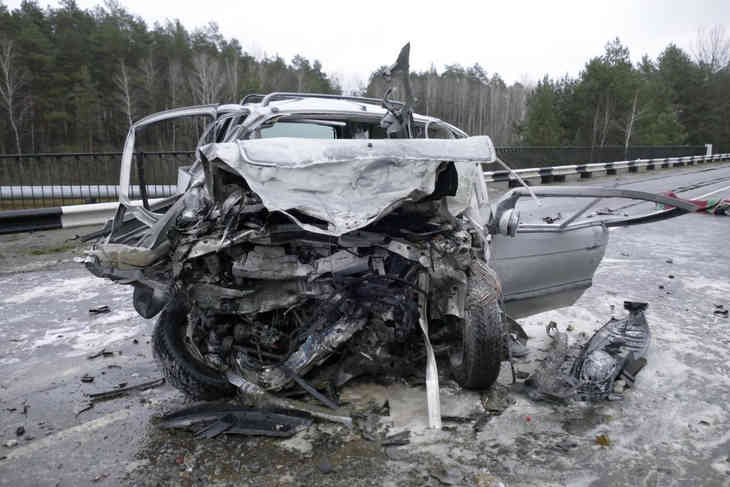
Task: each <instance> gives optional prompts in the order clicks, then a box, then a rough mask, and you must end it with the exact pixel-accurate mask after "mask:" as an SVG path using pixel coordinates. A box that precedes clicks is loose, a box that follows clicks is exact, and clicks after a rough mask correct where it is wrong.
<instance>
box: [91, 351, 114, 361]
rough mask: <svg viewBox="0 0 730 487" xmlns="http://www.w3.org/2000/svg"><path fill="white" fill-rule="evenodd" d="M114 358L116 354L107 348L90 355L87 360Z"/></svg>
mask: <svg viewBox="0 0 730 487" xmlns="http://www.w3.org/2000/svg"><path fill="white" fill-rule="evenodd" d="M112 356H114V352H113V351H111V350H107V349H106V348H102V349H101V350H99V351H98V352H96V353H92V354H91V355H88V356H87V357H86V358H87V359H89V360H91V359H95V358H99V357H112Z"/></svg>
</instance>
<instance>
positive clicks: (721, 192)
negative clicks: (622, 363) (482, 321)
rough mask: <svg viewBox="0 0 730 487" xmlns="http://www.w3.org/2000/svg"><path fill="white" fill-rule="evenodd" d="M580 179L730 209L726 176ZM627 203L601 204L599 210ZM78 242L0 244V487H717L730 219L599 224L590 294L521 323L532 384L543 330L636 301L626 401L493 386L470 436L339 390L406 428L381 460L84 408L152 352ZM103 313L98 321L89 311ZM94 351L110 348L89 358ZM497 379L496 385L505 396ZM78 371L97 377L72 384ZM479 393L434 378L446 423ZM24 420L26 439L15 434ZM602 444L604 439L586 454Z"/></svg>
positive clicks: (694, 173)
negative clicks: (556, 400)
mask: <svg viewBox="0 0 730 487" xmlns="http://www.w3.org/2000/svg"><path fill="white" fill-rule="evenodd" d="M591 184H600V185H603V186H613V185H616V184H618V185H620V186H622V187H627V188H631V189H640V190H645V191H652V192H664V191H666V190H672V189H673V190H675V191H676V192H677V193H678V194H679V195H680V196H683V197H688V198H696V197H702V196H703V195H706V194H709V193H711V194H709V197H711V198H720V197H725V198H727V197H730V165H722V166H720V165H715V166H710V167H703V168H685V169H678V170H671V171H663V172H657V173H641V174H632V175H622V176H619V177H610V178H603V179H600V180H596V181H592V182H591ZM678 189H680V191H678ZM682 189H683V191H681V190H682ZM498 194H499V191H496V190H493V191H492V193H491V195H492V197H497V196H498ZM625 204H626V201H621V202H616V201H608V200H607V201H605V202H602V203H601V204H600V205H599V206H597V207H596V208H603V207H612V208H619V207H622V206H623V205H625ZM578 206H580V205H579V204H575V203H574V202H563V204H560V202H556V201H552V202H545V203H544V204H543V206H541V207H536V206H535V205H534V203H531V202H529V201H525V203H524V205H523V218H525V220H526V221H529V220H532V221H539V220H540V219H541V218H542V217H543V216H545V215H551V216H555V215H556V213H557V212H558V211H560V212H561V213H562V214H565V212H566V211H567V210H568V209H570V208H575V207H578ZM648 209H651V205H643V206H642V205H637V206H631V207H628V208H621V209H620V210H619V211H621V212H627V213H634V212H636V213H639V212H641V211H644V210H648ZM75 233H83V229H80V230H76V231H69V230H64V231H55V232H40V233H35V234H21V235H7V236H3V237H2V239H0V291H1V292H0V343H1V344H2V346H1V347H0V458H2V459H1V460H0V485H21V486H22V485H41V486H45V485H49V486H56V485H58V486H82V485H300V484H307V485H348V486H359V485H414V486H415V485H419V486H420V485H442V481H444V480H449V481H450V480H453V481H454V482H456V485H483V486H487V485H497V484H496V482H497V481H496V479H500V480H501V481H502V482H504V484H505V485H509V486H516V485H527V486H543V485H593V486H609V485H645V486H660V485H661V486H664V485H730V475H729V473H730V409H729V408H728V407H727V404H728V402H730V365H728V364H730V351H729V350H728V344H730V335H728V331H729V330H730V319H728V318H724V317H722V316H720V315H716V314H714V310H715V309H716V308H715V306H716V305H723V306H724V307H725V308H726V309H727V308H730V279H729V277H728V276H729V275H730V257H729V256H728V240H729V238H730V219H729V218H727V217H720V216H710V215H702V214H692V215H684V216H681V217H678V218H675V219H672V220H667V221H663V222H658V223H653V224H648V225H640V226H634V227H629V228H620V229H615V230H612V231H611V234H610V242H609V246H608V249H607V252H606V256H605V258H604V260H603V262H602V263H601V265H600V267H599V268H598V271H597V273H596V275H595V278H594V286H593V287H592V288H591V289H589V290H588V291H587V292H586V293H585V294H584V295H583V296H582V297H581V298H580V299H579V300H578V302H577V303H576V304H575V305H574V306H572V307H569V308H564V309H560V310H554V311H550V312H547V313H543V314H541V315H535V316H531V317H529V318H525V319H524V320H521V322H522V324H523V326H524V327H525V328H526V330H527V332H528V333H529V335H530V336H531V340H530V342H529V348H530V350H531V352H530V355H529V356H528V357H527V358H526V359H525V360H522V361H520V362H519V363H518V364H517V367H518V369H519V370H521V371H524V372H528V373H529V372H531V371H532V370H534V369H535V368H536V367H538V366H539V365H540V363H539V359H540V357H541V356H542V351H543V350H544V349H545V348H546V344H547V340H548V339H547V338H546V336H545V325H546V324H547V323H548V322H549V321H551V320H553V321H555V322H557V323H558V325H559V327H561V329H563V330H564V329H565V328H566V327H568V326H569V325H570V326H571V328H572V329H573V331H571V332H570V333H571V334H573V335H574V336H577V334H579V333H581V332H585V333H588V334H591V333H592V332H593V331H594V330H595V329H597V328H598V327H599V326H600V325H602V324H603V323H605V322H606V321H607V320H608V319H609V318H610V317H611V316H612V315H614V316H621V315H622V313H623V310H622V303H623V301H624V300H627V299H632V300H640V301H646V302H648V303H649V309H648V311H647V319H648V321H649V324H650V326H651V329H652V333H653V342H652V345H651V348H650V352H649V357H648V365H647V367H646V368H645V369H644V370H643V371H642V372H641V373H640V375H639V377H638V380H637V382H636V385H635V387H634V388H633V389H632V390H631V391H629V392H628V393H627V394H626V397H625V398H624V399H623V400H621V401H614V402H605V403H600V404H588V403H573V404H569V405H563V404H548V403H536V402H533V401H531V400H529V399H528V398H526V397H524V396H522V395H521V394H519V393H517V392H511V391H510V390H509V389H508V388H506V387H499V388H498V391H501V393H504V394H506V396H507V397H508V398H509V400H510V402H511V405H510V406H509V407H508V408H507V409H506V410H505V411H504V412H503V413H502V414H501V415H499V416H496V417H494V418H493V419H492V420H491V421H490V422H489V423H488V424H487V425H486V426H485V428H484V429H483V430H482V431H481V432H479V433H478V434H476V433H474V432H473V431H472V425H471V424H450V425H449V430H445V431H440V432H433V431H429V430H426V429H425V420H426V419H425V392H424V390H423V389H422V388H420V387H411V386H408V385H404V384H390V385H382V384H376V383H368V382H363V383H360V384H357V385H355V386H352V387H348V388H346V389H345V390H344V391H343V397H344V398H346V399H348V400H349V401H351V402H353V403H356V404H357V403H358V402H367V401H369V400H371V399H375V400H379V401H382V400H384V399H388V400H389V403H390V417H389V418H386V420H388V421H390V422H392V431H398V430H399V429H409V430H411V431H412V434H411V444H410V445H406V446H402V447H396V448H387V449H384V448H382V447H380V446H378V445H377V444H375V443H373V442H370V441H367V440H364V439H363V438H361V437H360V435H358V434H355V433H353V432H351V431H348V430H346V429H344V428H342V427H338V426H332V425H328V424H319V425H315V426H312V427H311V428H310V429H309V430H307V431H304V432H302V433H299V434H298V435H297V436H295V437H294V438H293V439H291V440H287V441H279V440H272V439H260V438H241V437H231V438H225V437H219V438H216V439H213V440H195V439H193V438H192V436H191V435H190V434H188V433H184V432H179V433H177V432H175V433H169V432H164V431H160V430H158V429H157V428H155V426H154V424H153V420H152V418H153V417H154V416H155V415H157V414H160V413H162V412H165V411H170V410H174V409H175V408H178V407H180V406H181V405H183V404H184V400H183V398H182V396H181V395H180V394H179V393H178V392H177V391H175V390H174V389H172V388H171V387H170V386H167V385H163V386H161V387H157V388H153V389H149V390H147V391H143V392H135V393H132V394H130V395H128V396H126V397H121V398H117V399H113V400H109V401H105V402H101V403H97V404H95V405H94V407H93V408H91V409H88V410H85V411H82V410H83V409H85V408H86V407H87V405H88V397H87V396H86V394H88V393H93V392H100V391H105V390H109V389H113V388H115V387H118V386H119V385H120V384H122V383H126V384H127V385H134V384H138V383H142V382H146V381H149V380H153V379H155V378H157V377H158V376H159V374H158V372H157V370H156V366H155V364H154V361H153V360H152V357H151V350H150V346H149V343H148V341H149V336H150V334H151V331H152V326H153V322H152V321H149V320H144V319H142V318H140V317H139V316H137V315H136V313H135V312H134V310H133V309H132V306H131V290H130V289H128V288H127V287H124V286H118V285H113V284H110V283H109V282H108V281H105V280H101V279H97V278H94V277H93V276H91V275H89V274H88V273H87V272H86V270H85V269H84V268H83V267H82V266H80V265H79V264H78V263H75V262H74V261H73V258H74V257H75V256H78V255H79V254H80V252H81V250H82V248H83V247H82V246H79V245H77V244H76V241H74V240H70V241H69V240H68V239H69V238H72V237H73V236H74V234H75ZM102 305H107V306H109V308H110V309H111V312H110V313H106V314H100V315H94V314H91V313H89V309H91V308H95V307H98V306H102ZM102 349H104V350H106V351H109V352H113V355H111V356H108V357H104V356H102V357H98V358H95V359H88V358H87V357H88V356H89V355H91V354H93V353H95V352H99V351H101V350H102ZM505 369H508V367H506V366H505V367H503V373H502V375H501V376H500V383H501V384H503V385H504V386H507V385H509V382H510V377H509V374H508V373H507V370H505ZM85 374H88V375H89V376H93V382H88V383H86V382H82V381H81V378H82V377H83V376H84V375H85ZM487 398H491V399H489V400H492V401H494V400H495V399H494V398H493V397H492V396H487V395H482V396H481V397H480V395H479V394H475V393H471V392H466V391H460V390H458V389H457V388H455V387H454V386H453V384H450V383H448V382H444V383H443V384H442V401H443V404H444V414H453V415H460V414H466V413H469V412H470V411H476V410H479V409H480V408H481V407H482V405H481V404H482V403H483V401H484V400H485V399H487ZM502 399H504V397H502ZM21 426H22V427H23V428H24V429H25V432H24V433H23V434H22V435H20V436H18V435H17V434H16V433H17V429H18V428H19V427H21ZM601 434H605V435H606V436H607V437H608V438H609V440H610V445H608V446H601V445H599V444H597V443H596V437H597V436H598V435H601ZM15 441H17V443H18V444H17V445H15V446H10V447H6V446H2V445H4V444H10V445H12V444H13V443H14V442H15ZM8 442H10V443H8ZM566 445H567V446H566ZM439 471H441V472H442V474H439V473H438V472H439ZM444 472H445V474H444ZM437 477H441V478H442V480H441V481H440V480H437ZM445 477H448V478H445Z"/></svg>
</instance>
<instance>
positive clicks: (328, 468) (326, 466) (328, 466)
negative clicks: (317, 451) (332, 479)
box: [317, 460, 335, 474]
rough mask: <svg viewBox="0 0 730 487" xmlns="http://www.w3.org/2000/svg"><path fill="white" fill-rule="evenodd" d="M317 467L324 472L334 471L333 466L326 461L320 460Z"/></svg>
mask: <svg viewBox="0 0 730 487" xmlns="http://www.w3.org/2000/svg"><path fill="white" fill-rule="evenodd" d="M317 468H318V469H319V471H320V472H322V473H324V474H328V473H332V472H334V471H335V467H334V466H333V465H332V464H331V463H330V462H329V461H328V460H322V461H320V462H319V463H318V464H317Z"/></svg>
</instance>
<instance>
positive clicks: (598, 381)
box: [523, 301, 651, 401]
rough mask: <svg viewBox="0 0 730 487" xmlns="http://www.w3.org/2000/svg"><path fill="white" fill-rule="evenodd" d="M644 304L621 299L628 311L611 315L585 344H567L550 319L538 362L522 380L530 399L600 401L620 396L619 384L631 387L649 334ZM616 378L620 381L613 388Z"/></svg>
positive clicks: (642, 358)
mask: <svg viewBox="0 0 730 487" xmlns="http://www.w3.org/2000/svg"><path fill="white" fill-rule="evenodd" d="M646 307H647V304H646V303H637V302H631V301H625V302H624V309H626V310H627V311H628V312H629V315H628V316H627V317H626V318H623V319H620V320H618V319H615V318H613V317H612V318H611V320H609V321H608V323H606V324H605V325H604V326H603V327H601V328H600V329H599V330H598V331H597V332H596V333H595V334H594V335H593V336H592V337H591V338H590V340H588V341H587V342H585V343H580V342H576V343H574V344H572V345H569V338H568V335H567V333H564V332H560V331H559V330H558V329H557V325H556V324H555V323H554V322H551V323H550V325H548V328H547V334H548V335H549V336H550V337H551V338H552V341H551V348H550V350H549V351H548V353H547V355H546V357H545V360H544V361H543V364H542V366H541V367H540V368H539V369H538V370H537V371H536V372H535V373H534V374H533V375H532V376H530V377H529V378H528V379H527V380H526V381H525V382H524V384H523V385H524V388H525V389H526V390H527V393H528V395H529V397H530V398H532V399H534V400H559V401H565V400H569V399H579V400H584V401H600V400H606V399H620V398H621V394H619V393H617V392H616V390H621V392H623V389H624V388H628V387H631V386H632V385H633V383H634V380H635V378H636V374H638V373H639V371H640V370H641V369H642V368H643V367H644V366H645V365H646V352H647V350H648V347H649V341H650V337H651V333H650V331H649V326H648V324H647V322H646V318H645V317H644V310H645V309H646ZM617 380H621V381H622V385H619V387H618V388H615V383H616V382H617Z"/></svg>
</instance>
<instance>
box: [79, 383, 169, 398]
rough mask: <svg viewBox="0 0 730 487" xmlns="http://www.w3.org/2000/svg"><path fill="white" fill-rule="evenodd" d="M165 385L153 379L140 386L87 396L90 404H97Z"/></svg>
mask: <svg viewBox="0 0 730 487" xmlns="http://www.w3.org/2000/svg"><path fill="white" fill-rule="evenodd" d="M164 383H165V379H163V378H160V379H155V380H151V381H149V382H143V383H142V384H137V385H134V386H129V387H121V388H118V389H113V390H111V391H106V392H96V393H93V394H89V398H90V399H91V401H92V402H99V401H106V400H108V399H114V398H117V397H120V396H125V395H127V394H128V393H129V392H131V391H144V390H146V389H152V388H153V387H159V386H161V385H162V384H164Z"/></svg>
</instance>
